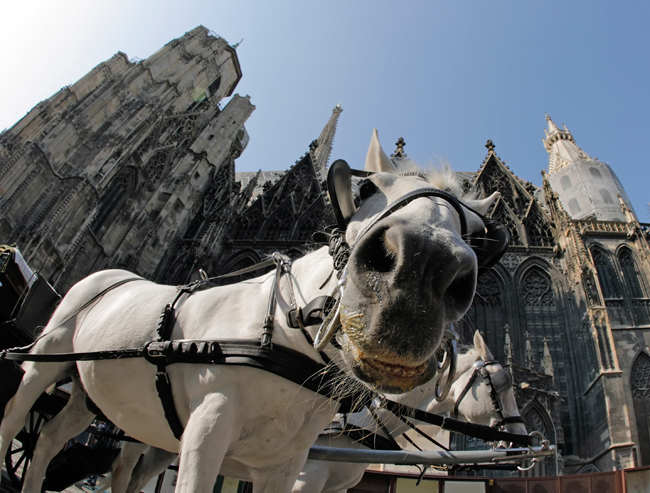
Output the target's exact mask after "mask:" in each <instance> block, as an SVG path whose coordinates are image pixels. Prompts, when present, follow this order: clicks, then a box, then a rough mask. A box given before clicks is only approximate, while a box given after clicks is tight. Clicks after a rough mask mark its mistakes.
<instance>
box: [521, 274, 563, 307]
mask: <svg viewBox="0 0 650 493" xmlns="http://www.w3.org/2000/svg"><path fill="white" fill-rule="evenodd" d="M521 284H522V298H523V301H524V304H525V305H528V306H554V305H555V301H554V299H553V290H552V289H551V280H550V278H549V277H548V275H547V274H546V273H544V272H543V271H542V270H541V269H539V268H538V267H532V268H531V269H529V270H528V271H527V272H526V274H524V277H523V279H522V283H521Z"/></svg>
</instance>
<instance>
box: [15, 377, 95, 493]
mask: <svg viewBox="0 0 650 493" xmlns="http://www.w3.org/2000/svg"><path fill="white" fill-rule="evenodd" d="M94 417H95V414H94V413H92V412H91V411H89V410H88V408H87V407H86V393H85V392H84V390H83V388H82V386H81V384H80V382H79V381H78V380H76V379H75V380H74V381H73V385H72V393H71V394H70V399H69V400H68V402H67V404H66V405H65V407H64V408H63V409H62V410H61V411H60V412H59V413H58V414H57V415H56V416H54V418H52V419H51V420H50V421H48V422H47V423H45V425H44V426H43V428H42V429H41V432H40V433H39V436H38V441H37V442H36V448H35V449H34V456H33V458H32V462H31V464H29V467H28V468H27V472H26V474H25V482H24V483H23V491H24V492H30V491H34V492H40V491H41V486H42V484H43V480H44V479H45V472H46V470H47V466H48V464H49V463H50V461H51V460H52V458H53V457H54V456H55V455H56V453H57V452H58V451H59V450H61V449H62V448H63V446H64V445H65V444H66V442H67V441H68V440H70V439H71V438H73V437H75V436H77V435H78V434H79V433H81V432H82V431H83V430H85V429H86V428H87V427H88V425H90V423H91V422H92V420H93V418H94Z"/></svg>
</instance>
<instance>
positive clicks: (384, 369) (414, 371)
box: [352, 358, 435, 394]
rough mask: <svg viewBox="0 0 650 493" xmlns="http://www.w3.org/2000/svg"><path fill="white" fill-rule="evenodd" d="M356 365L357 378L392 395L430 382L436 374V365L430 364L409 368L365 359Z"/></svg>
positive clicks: (374, 359) (373, 359)
mask: <svg viewBox="0 0 650 493" xmlns="http://www.w3.org/2000/svg"><path fill="white" fill-rule="evenodd" d="M356 363H357V364H356V365H354V366H352V371H353V372H354V374H355V376H356V377H357V378H359V379H360V380H361V381H363V382H365V383H366V384H367V385H370V386H372V387H373V388H375V389H377V390H379V391H381V392H386V393H391V394H400V393H403V392H408V391H409V390H412V389H414V388H415V387H417V386H419V385H422V384H424V383H426V382H427V381H429V380H430V379H431V378H433V375H434V373H435V365H434V364H433V363H429V362H427V363H423V364H422V365H419V366H417V367H409V366H404V365H395V364H391V363H386V362H383V361H381V360H379V359H376V358H364V359H361V360H359V361H357V362H356Z"/></svg>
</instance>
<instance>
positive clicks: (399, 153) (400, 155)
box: [390, 137, 406, 159]
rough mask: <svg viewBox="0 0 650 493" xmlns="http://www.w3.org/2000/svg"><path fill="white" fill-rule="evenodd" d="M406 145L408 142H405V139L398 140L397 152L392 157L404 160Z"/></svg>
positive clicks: (396, 144) (396, 143)
mask: <svg viewBox="0 0 650 493" xmlns="http://www.w3.org/2000/svg"><path fill="white" fill-rule="evenodd" d="M405 145H406V141H405V140H404V137H400V138H399V139H397V142H395V151H394V152H393V154H391V156H390V157H392V158H398V159H404V158H405V157H406V152H405V151H404V146H405Z"/></svg>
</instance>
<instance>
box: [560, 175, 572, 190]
mask: <svg viewBox="0 0 650 493" xmlns="http://www.w3.org/2000/svg"><path fill="white" fill-rule="evenodd" d="M560 185H562V190H568V189H569V188H571V178H569V177H568V176H566V175H564V176H563V177H562V178H560Z"/></svg>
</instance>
